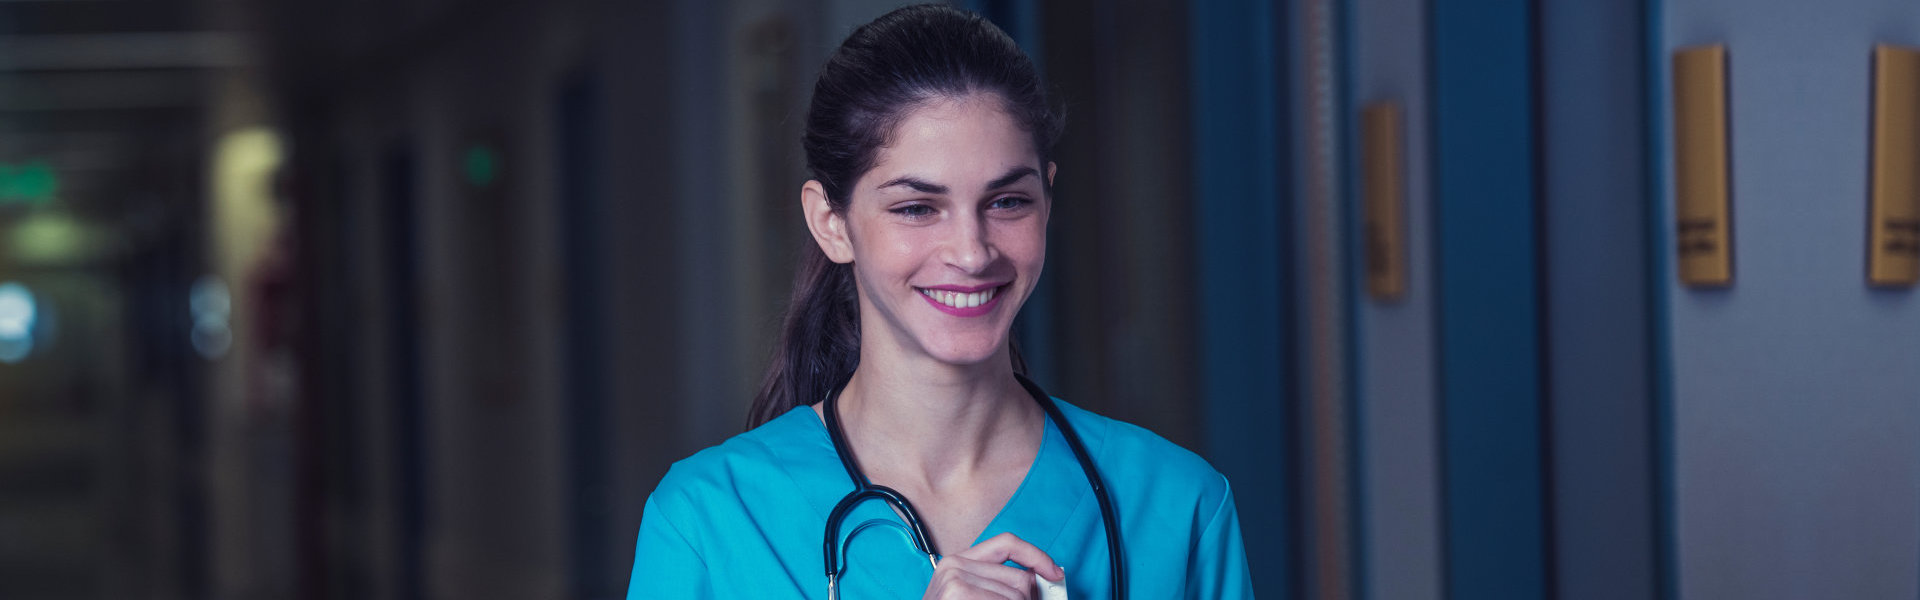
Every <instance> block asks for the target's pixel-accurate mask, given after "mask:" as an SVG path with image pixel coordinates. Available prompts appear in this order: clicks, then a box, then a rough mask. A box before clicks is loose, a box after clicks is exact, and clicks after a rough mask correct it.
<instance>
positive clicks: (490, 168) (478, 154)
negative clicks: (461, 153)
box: [466, 145, 500, 188]
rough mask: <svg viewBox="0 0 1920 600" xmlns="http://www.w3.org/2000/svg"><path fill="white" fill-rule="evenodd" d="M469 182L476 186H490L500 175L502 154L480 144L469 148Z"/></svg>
mask: <svg viewBox="0 0 1920 600" xmlns="http://www.w3.org/2000/svg"><path fill="white" fill-rule="evenodd" d="M466 162H467V183H470V184H473V186H474V187H480V188H484V187H490V186H492V185H493V182H494V181H495V180H496V179H499V177H500V154H499V153H498V152H494V151H493V148H491V147H488V146H484V145H478V146H470V147H468V148H467V161H466Z"/></svg>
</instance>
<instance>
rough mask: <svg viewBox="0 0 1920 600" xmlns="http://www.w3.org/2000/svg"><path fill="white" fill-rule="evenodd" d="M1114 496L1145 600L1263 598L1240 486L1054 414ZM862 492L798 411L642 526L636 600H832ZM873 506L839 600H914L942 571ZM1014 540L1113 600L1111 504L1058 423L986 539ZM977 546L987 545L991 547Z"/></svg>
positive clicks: (675, 491) (657, 499)
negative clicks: (1236, 501) (853, 499)
mask: <svg viewBox="0 0 1920 600" xmlns="http://www.w3.org/2000/svg"><path fill="white" fill-rule="evenodd" d="M1055 402H1056V403H1058V404H1059V405H1060V410H1061V412H1062V413H1063V414H1064V415H1065V416H1066V418H1067V420H1068V421H1069V422H1071V423H1073V427H1074V430H1075V431H1076V432H1078V433H1079V434H1080V437H1081V440H1082V441H1084V442H1085V443H1086V446H1087V451H1088V453H1089V454H1091V455H1092V456H1093V460H1094V462H1095V464H1097V465H1098V467H1099V469H1100V474H1101V475H1102V476H1104V477H1105V478H1106V481H1107V487H1108V488H1109V491H1110V493H1111V494H1112V495H1113V503H1114V508H1115V511H1116V512H1117V514H1118V517H1119V521H1120V528H1121V530H1122V531H1121V539H1122V541H1123V542H1124V548H1125V554H1126V559H1127V572H1128V574H1129V577H1128V583H1127V585H1128V590H1129V592H1130V595H1131V596H1132V597H1134V598H1209V599H1211V598H1252V597H1253V587H1252V582H1251V580H1250V579H1249V576H1248V573H1247V558H1246V554H1245V552H1244V551H1243V550H1242V549H1241V543H1240V521H1239V517H1238V516H1237V514H1236V513H1235V512H1234V506H1233V492H1232V490H1230V489H1228V487H1227V480H1226V478H1225V477H1223V476H1221V475H1220V473H1219V472H1217V471H1214V470H1213V467H1211V466H1209V465H1208V464H1207V462H1206V461H1205V460H1202V459H1201V458H1200V457H1199V456H1196V455H1194V454H1193V453H1192V452H1188V451H1187V450H1186V449H1184V448H1181V447H1179V446H1177V445H1174V444H1173V443H1172V442H1168V441H1166V440H1165V439H1162V438H1161V437H1160V436H1158V435H1154V434H1153V433H1152V432H1149V431H1147V430H1145V429H1141V428H1139V427H1136V426H1133V425H1129V424H1127V423H1122V422H1119V421H1115V420H1112V419H1108V418H1105V417H1101V416H1099V415H1096V414H1093V413H1091V412H1087V411H1085V410H1082V409H1080V408H1079V407H1075V406H1073V405H1070V404H1067V403H1066V402H1061V401H1059V400H1057V399H1056V400H1055ZM851 491H853V482H852V481H851V480H850V479H848V478H847V472H846V469H845V468H843V467H841V466H840V460H839V457H838V456H837V455H836V454H835V453H834V450H833V445H832V443H831V442H830V441H829V440H828V438H827V429H826V426H825V424H823V423H821V422H820V418H819V417H818V416H817V415H816V414H815V413H814V412H813V410H812V408H811V407H806V406H802V407H797V408H795V409H793V410H792V411H789V412H787V413H786V414H784V415H781V416H780V417H779V418H776V419H774V420H772V421H769V422H767V423H766V424H764V425H761V426H760V427H757V428H755V429H753V430H752V431H748V432H746V433H743V434H740V435H737V436H734V437H733V438H732V439H729V440H727V441H726V442H725V443H722V444H720V445H719V446H715V447H712V448H708V449H706V450H703V451H701V452H700V453H698V454H695V455H693V456H692V457H689V458H687V459H686V460H683V461H680V462H678V463H675V464H674V465H673V468H672V469H671V470H669V471H668V472H667V475H666V477H665V478H663V479H661V481H660V485H659V487H657V488H655V489H654V491H653V495H652V496H650V497H648V498H647V504H646V509H645V513H644V514H643V516H642V517H641V521H640V540H639V545H638V549H637V551H636V552H635V556H634V563H633V576H632V578H631V580H630V582H629V583H628V588H627V598H629V599H630V600H631V599H639V598H825V597H826V594H827V589H826V584H827V581H826V567H825V563H824V561H825V557H824V556H822V548H821V544H822V542H823V541H824V536H825V531H826V521H827V513H828V512H829V511H831V510H832V509H833V506H834V504H836V503H838V502H839V501H840V498H841V497H843V496H845V495H846V494H847V493H848V492H851ZM869 519H885V520H887V521H891V522H894V523H898V522H899V519H898V518H897V517H896V516H895V515H894V514H893V513H892V511H891V510H889V509H888V508H887V506H886V504H885V503H883V502H880V501H878V500H872V501H868V502H864V503H862V505H861V507H860V508H859V509H858V510H856V511H854V512H853V513H852V514H851V515H849V516H848V517H847V519H846V521H845V523H844V524H843V525H842V528H841V529H842V531H841V532H840V537H841V539H842V544H843V545H844V547H845V548H846V554H847V561H848V567H847V572H846V574H845V575H843V576H842V577H841V594H840V595H841V597H842V598H847V599H849V600H854V599H859V598H917V597H920V595H921V593H922V592H923V591H925V589H926V586H927V583H928V582H929V581H930V580H931V578H932V574H933V569H932V567H931V566H929V565H928V564H927V559H926V556H925V555H920V554H917V553H916V552H915V551H914V550H913V546H912V545H911V543H910V542H908V541H907V538H906V536H905V535H904V534H902V533H899V530H898V529H896V528H893V527H871V528H867V529H865V530H863V531H861V532H860V533H859V534H858V535H852V536H851V539H850V540H849V539H847V538H848V537H849V534H851V533H852V532H853V531H854V530H855V529H856V527H857V526H858V524H860V523H862V522H865V521H867V520H869ZM1003 532H1012V533H1013V534H1014V535H1016V536H1019V537H1020V539H1023V540H1026V541H1028V542H1030V543H1032V544H1033V545H1035V546H1038V547H1039V548H1040V549H1041V550H1042V551H1045V552H1046V553H1047V555H1048V556H1051V557H1053V559H1054V560H1055V561H1056V562H1059V563H1060V565H1061V566H1062V567H1065V568H1066V571H1067V591H1068V593H1069V594H1070V595H1072V597H1074V598H1105V597H1110V596H1111V586H1110V585H1109V583H1110V576H1109V575H1108V571H1109V568H1108V565H1109V562H1108V559H1107V541H1106V534H1105V528H1104V527H1103V526H1102V521H1101V518H1100V504H1099V501H1098V500H1096V499H1095V498H1094V496H1093V493H1092V488H1091V487H1090V486H1089V485H1088V483H1087V478H1086V475H1084V474H1083V473H1082V471H1081V470H1080V463H1079V462H1078V461H1077V460H1075V459H1074V457H1073V451H1072V450H1071V449H1070V447H1069V446H1068V445H1067V441H1066V438H1064V437H1062V436H1061V435H1060V430H1059V429H1058V428H1057V427H1056V426H1055V424H1054V423H1053V422H1052V421H1051V420H1049V421H1048V423H1047V428H1046V437H1045V439H1044V440H1043V441H1042V442H1041V445H1040V453H1039V455H1038V456H1036V457H1035V458H1034V464H1033V466H1032V468H1031V469H1029V471H1028V472H1027V477H1026V480H1025V481H1023V482H1021V484H1020V488H1019V490H1018V491H1016V492H1014V494H1013V497H1012V498H1011V499H1009V500H1008V501H1007V505H1006V506H1005V507H1003V508H1002V509H1001V511H1000V513H999V515H997V516H995V517H994V519H993V521H992V522H991V523H989V524H988V525H987V529H986V531H984V532H982V533H981V534H980V539H981V540H984V539H986V538H989V537H992V536H994V535H998V534H1000V533H1003ZM978 542H979V540H975V543H978Z"/></svg>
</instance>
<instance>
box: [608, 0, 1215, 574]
mask: <svg viewBox="0 0 1920 600" xmlns="http://www.w3.org/2000/svg"><path fill="white" fill-rule="evenodd" d="M1059 130H1060V126H1059V119H1058V116H1057V115H1056V113H1055V112H1054V111H1053V110H1051V108H1050V106H1049V103H1048V101H1047V99H1046V94H1045V92H1044V91H1043V88H1042V87H1041V84H1040V81H1039V78H1038V77H1037V75H1036V74H1035V70H1034V68H1033V64H1032V63H1031V61H1029V60H1028V59H1027V57H1026V56H1025V55H1024V54H1023V53H1021V51H1020V50H1019V48H1018V46H1016V45H1015V44H1014V43H1013V41H1012V40H1011V39H1009V38H1008V37H1007V35H1006V34H1005V33H1003V32H1001V31H1000V30H999V29H997V28H995V27H994V26H993V25H992V24H990V23H988V22H986V21H984V20H982V19H981V18H979V17H978V16H975V15H972V14H969V13H965V12H961V11H958V10H955V9H952V8H948V7H944V6H937V5H926V6H914V7H908V8H903V9H900V10H897V11H894V12H892V13H889V14H887V15H885V16H882V17H880V18H879V19H876V20H874V21H873V22H872V23H870V24H867V25H866V26H863V27H861V28H860V29H858V30H856V31H854V32H853V34H852V35H851V36H850V37H848V38H847V40H846V42H845V43H843V44H842V45H841V46H840V48H839V49H838V50H837V51H835V52H834V54H833V56H832V57H831V58H829V59H828V60H827V63H826V65H825V66H824V67H822V69H821V72H820V78H819V81H818V82H817V83H816V85H815V88H814V94H813V102H812V106H811V108H810V110H809V112H808V115H807V125H806V134H805V137H804V140H803V144H804V146H805V149H806V153H807V163H808V168H809V169H810V170H811V172H812V175H813V180H811V181H808V182H806V184H805V185H804V186H802V188H801V191H800V198H801V206H802V209H803V211H804V213H805V216H806V223H807V227H808V229H809V230H810V231H811V232H812V234H813V239H814V241H815V242H816V244H815V245H812V246H809V248H808V250H807V251H806V256H805V257H804V258H803V261H802V266H801V268H800V273H799V276H798V278H797V281H796V285H795V290H794V295H793V301H792V306H791V307H790V308H789V312H788V315H787V319H786V323H785V325H784V333H783V339H782V341H781V343H780V345H779V346H778V347H777V350H776V356H775V358H774V361H773V364H772V366H771V367H770V368H769V372H768V374H767V377H766V380H765V384H764V386H763V389H762V390H761V392H760V394H759V397H757V398H756V399H755V401H754V406H753V410H752V414H751V417H750V419H749V421H750V423H749V425H750V426H751V427H752V428H751V430H749V431H748V432H746V433H744V434H741V435H739V436H735V437H734V438H733V439H731V440H728V441H727V442H726V443H723V444H721V445H719V446H716V447H713V448H709V449H707V450H704V451H702V452H700V453H698V454H695V455H694V456H693V457H691V458H688V459H686V460H684V461H681V462H679V463H677V464H675V465H674V467H673V469H672V470H671V471H670V472H669V473H668V474H667V476H666V477H665V478H664V479H663V480H662V481H661V482H660V485H659V487H658V488H656V489H655V490H654V492H653V495H652V496H651V497H649V498H648V500H647V504H646V507H645V512H644V516H643V517H642V522H641V526H640V535H639V538H640V539H639V547H638V550H637V554H636V557H635V559H634V569H633V577H632V581H631V583H630V588H629V592H628V594H629V598H749V597H750V598H776V597H777V598H789V597H810V598H813V597H826V596H827V595H828V593H829V589H828V588H829V586H828V583H827V577H826V575H825V574H826V573H827V572H828V571H827V562H828V559H827V557H826V555H827V554H828V553H837V554H838V555H839V556H840V557H842V558H843V559H844V560H843V561H842V560H839V559H836V560H835V561H834V562H835V563H836V565H841V564H844V568H842V569H836V570H835V571H836V572H843V573H844V576H842V577H840V578H839V579H838V581H837V582H836V583H835V584H834V590H833V591H834V592H837V593H838V595H839V596H841V597H846V598H881V597H885V598H900V597H908V596H911V595H916V594H917V595H920V596H922V597H927V598H1028V597H1037V596H1035V594H1037V593H1038V592H1037V591H1036V588H1038V587H1041V586H1048V587H1051V586H1054V585H1057V584H1060V583H1064V584H1065V588H1066V589H1067V590H1069V592H1070V593H1071V594H1072V595H1073V596H1075V597H1080V598H1104V597H1111V596H1113V586H1114V585H1115V583H1114V580H1113V577H1112V576H1113V573H1114V572H1115V569H1113V568H1112V566H1110V558H1111V557H1113V556H1115V555H1114V554H1111V553H1110V551H1109V548H1110V546H1109V541H1108V540H1109V534H1108V531H1107V527H1106V526H1105V523H1106V521H1105V520H1104V519H1103V517H1104V516H1108V515H1111V516H1112V518H1113V519H1114V522H1115V523H1116V524H1117V526H1118V531H1117V534H1118V535H1117V539H1116V540H1115V544H1116V545H1117V546H1118V547H1119V548H1120V549H1121V550H1122V552H1121V553H1120V554H1119V555H1118V556H1121V557H1124V558H1123V561H1121V562H1120V563H1119V564H1122V565H1124V569H1122V570H1121V571H1124V573H1125V578H1124V579H1125V581H1124V585H1125V586H1126V587H1127V589H1128V591H1129V593H1130V595H1131V596H1132V597H1135V598H1171V597H1187V598H1241V597H1250V596H1251V591H1250V583H1249V579H1248V574H1247V569H1246V559H1245V556H1244V555H1243V554H1242V550H1241V544H1240V531H1239V524H1238V517H1237V516H1236V514H1235V512H1234V504H1233V495H1232V493H1231V492H1230V491H1229V490H1228V488H1227V482H1226V480H1225V479H1224V478H1222V477H1221V476H1220V474H1219V473H1217V472H1215V471H1214V470H1213V469H1212V468H1211V467H1209V466H1208V465H1207V464H1206V463H1205V462H1204V461H1202V460H1201V459H1200V458H1199V457H1197V456H1195V455H1193V454H1192V453H1190V452H1187V451H1186V450H1183V449H1181V448H1179V447H1178V446H1175V445H1173V444H1171V443H1169V442H1167V441H1166V440H1163V439H1161V438H1159V437H1158V436H1155V435H1153V434H1152V433H1149V432H1147V431H1146V430H1144V429H1140V428H1138V427H1134V426H1131V425H1127V424H1124V423H1119V422H1116V421H1112V420H1109V419H1106V418H1103V417H1100V416H1098V415H1094V414H1092V413H1089V412H1087V411H1084V410H1080V409H1078V408H1075V407H1073V406H1070V405H1067V404H1065V403H1064V402H1060V401H1058V400H1052V399H1050V398H1047V397H1046V396H1045V395H1044V394H1040V393H1034V392H1033V391H1030V389H1029V388H1028V387H1027V386H1028V385H1030V384H1027V383H1026V382H1025V380H1024V379H1022V378H1020V377H1019V376H1017V375H1016V373H1018V372H1020V371H1022V370H1024V367H1023V366H1022V365H1021V361H1020V359H1019V357H1018V355H1017V354H1015V352H1014V350H1013V348H1012V343H1011V339H1010V333H1009V331H1010V329H1011V327H1012V325H1013V320H1014V315H1015V314H1016V313H1018V312H1019V309H1020V306H1021V304H1022V303H1023V302H1024V301H1025V300H1026V299H1027V297H1028V295H1029V294H1030V293H1031V292H1032V290H1033V286H1034V282H1035V281H1037V280H1038V279H1039V277H1040V269H1041V265H1042V264H1043V263H1044V262H1045V258H1046V229H1047V219H1048V217H1049V215H1050V214H1051V212H1052V207H1053V204H1052V197H1051V188H1052V182H1053V175H1054V164H1053V163H1052V161H1051V160H1050V156H1049V155H1048V153H1049V151H1050V149H1051V147H1052V145H1053V141H1054V138H1055V137H1056V136H1057V135H1058V131H1059ZM1031 390H1034V391H1037V390H1038V388H1037V387H1035V388H1031ZM1049 403H1052V405H1056V406H1058V407H1059V408H1058V409H1055V410H1057V412H1056V413H1055V414H1057V415H1060V416H1062V417H1064V419H1065V421H1067V423H1064V424H1063V423H1059V422H1057V421H1058V417H1054V418H1050V417H1049V416H1048V415H1049V409H1048V408H1047V406H1048V405H1049ZM1063 425H1065V426H1064V427H1063ZM830 428H832V429H834V430H835V431H836V432H837V434H838V435H840V436H841V437H842V439H844V440H845V442H844V444H842V445H841V446H839V449H840V450H843V451H845V452H846V454H847V455H848V456H847V457H846V463H845V464H843V462H842V458H841V456H840V455H839V454H837V451H836V446H835V444H834V442H833V441H832V439H833V434H830ZM1074 432H1077V434H1075V433H1074ZM1070 438H1078V440H1079V442H1080V445H1081V446H1084V448H1085V453H1086V455H1087V456H1088V457H1089V458H1090V460H1091V462H1092V463H1093V464H1094V468H1092V469H1083V468H1082V464H1081V463H1079V462H1077V457H1076V454H1075V451H1074V449H1072V448H1071V447H1070V446H1071V445H1072V444H1070V443H1069V442H1068V440H1069V439H1070ZM863 475H864V478H865V479H866V480H869V481H871V483H873V484H875V485H876V486H886V487H887V488H890V489H892V490H897V492H898V493H899V495H901V496H904V497H905V499H907V500H908V501H909V502H906V503H903V504H909V505H910V506H911V507H912V509H914V510H913V512H915V513H917V515H918V516H919V518H920V521H921V522H922V523H924V525H925V530H926V537H927V538H928V539H927V540H926V545H927V546H928V548H927V549H926V550H927V551H928V552H930V553H932V554H935V555H938V556H939V558H937V565H930V560H929V557H928V556H927V554H924V553H921V552H919V551H918V550H916V549H915V546H914V545H913V544H911V543H909V542H912V541H914V534H913V533H912V531H911V528H910V527H906V526H905V525H904V524H903V523H902V521H903V519H904V517H905V514H906V512H907V511H906V510H904V509H900V508H892V509H890V506H889V505H888V504H886V503H884V502H860V503H857V504H852V505H851V506H852V509H851V512H850V513H849V514H848V515H847V516H846V518H845V519H844V525H841V526H838V527H835V528H833V531H832V532H831V533H828V531H829V529H828V520H829V513H831V512H833V511H834V509H835V507H836V506H838V505H839V503H841V502H842V501H843V499H846V498H847V497H848V495H849V492H852V491H854V490H855V485H856V481H859V480H860V478H862V476H863ZM1101 477H1104V483H1105V493H1106V497H1105V498H1102V497H1100V495H1101V494H1100V492H1099V491H1097V490H1096V489H1095V487H1096V486H1094V485H1092V484H1091V482H1092V481H1095V480H1097V478H1101ZM849 502H851V501H850V500H849ZM1103 509H1105V510H1104V511H1103ZM836 525H839V523H836ZM869 525H877V526H878V527H877V528H874V527H868V526H869ZM889 529H890V530H892V531H887V530H889ZM856 533H858V535H856ZM898 534H904V535H898ZM829 535H831V536H832V537H831V540H835V541H828V542H827V544H826V546H827V547H826V548H823V544H822V542H823V540H828V539H829V538H828V537H827V536H829ZM1036 577H1038V580H1036Z"/></svg>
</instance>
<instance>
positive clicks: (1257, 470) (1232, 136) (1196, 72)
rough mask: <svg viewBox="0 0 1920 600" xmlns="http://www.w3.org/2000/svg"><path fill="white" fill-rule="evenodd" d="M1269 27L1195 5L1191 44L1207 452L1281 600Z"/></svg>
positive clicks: (1278, 135) (1277, 169)
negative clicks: (1230, 485)
mask: <svg viewBox="0 0 1920 600" xmlns="http://www.w3.org/2000/svg"><path fill="white" fill-rule="evenodd" d="M1279 24H1280V16H1279V15H1278V14H1277V13H1276V11H1275V7H1274V5H1273V4H1272V3H1270V2H1268V1H1265V0H1235V1H1226V2H1196V3H1193V5H1192V13H1191V20H1190V26H1191V28H1192V29H1191V36H1190V38H1189V39H1191V40H1192V44H1193V52H1192V55H1191V56H1192V68H1193V136H1194V137H1193V141H1194V165H1193V173H1194V186H1195V190H1196V193H1195V196H1194V202H1195V205H1196V209H1197V211H1198V215H1199V218H1198V227H1199V232H1198V233H1199V235H1197V236H1196V238H1197V243H1198V244H1199V248H1197V252H1196V255H1197V256H1198V258H1199V265H1198V266H1199V281H1200V303H1199V305H1200V312H1201V315H1200V322H1201V332H1200V334H1201V335H1200V349H1201V357H1200V361H1199V365H1200V371H1201V373H1200V377H1201V386H1202V387H1201V389H1202V397H1203V398H1204V408H1203V410H1204V413H1203V419H1204V427H1205V428H1206V444H1207V445H1206V448H1205V452H1206V455H1207V457H1208V459H1209V460H1211V461H1213V465H1214V467H1215V468H1218V469H1219V470H1220V471H1221V472H1222V473H1224V474H1226V476H1227V477H1228V479H1230V480H1231V481H1232V483H1233V488H1234V497H1235V498H1236V499H1237V500H1238V502H1239V509H1240V521H1241V527H1242V530H1243V534H1244V536H1245V539H1246V547H1247V559H1248V561H1249V562H1250V563H1251V566H1252V567H1253V573H1254V577H1253V582H1254V586H1255V589H1256V591H1257V592H1258V593H1259V596H1260V597H1263V598H1286V597H1289V594H1290V592H1291V590H1292V588H1293V585H1294V578H1295V574H1294V573H1293V571H1292V569H1293V565H1294V563H1295V562H1296V561H1295V558H1294V556H1295V554H1294V551H1293V547H1292V538H1293V535H1292V531H1291V528H1290V526H1289V518H1290V517H1291V516H1292V515H1293V513H1294V506H1293V504H1292V502H1291V500H1290V499H1291V497H1292V496H1291V485H1289V482H1290V481H1291V480H1292V467H1291V464H1292V463H1291V457H1292V453H1291V452H1290V451H1289V444H1291V443H1293V442H1294V438H1293V436H1292V435H1291V433H1292V432H1293V431H1294V430H1295V429H1294V427H1293V419H1292V418H1291V416H1290V412H1289V410H1288V407H1289V406H1290V403H1289V402H1288V400H1287V398H1288V396H1287V393H1286V390H1287V389H1288V385H1289V377H1288V376H1287V371H1288V367H1287V365H1289V364H1290V362H1291V361H1290V359H1289V357H1288V354H1287V351H1286V346H1285V345H1284V341H1285V340H1287V339H1290V336H1289V335H1288V332H1287V331H1286V325H1285V324H1286V323H1287V319H1286V318H1285V317H1286V316H1287V315H1289V314H1290V310H1291V309H1290V304H1289V303H1288V301H1287V298H1288V295H1287V294H1285V293H1284V292H1283V290H1285V289H1287V287H1288V284H1287V273H1286V271H1285V269H1284V268H1283V265H1285V264H1288V263H1287V261H1286V260H1284V247H1283V245H1282V243H1281V241H1282V239H1284V238H1283V236H1281V234H1280V232H1282V231H1286V230H1287V229H1286V227H1285V225H1286V223H1285V222H1284V220H1283V219H1284V215H1285V211H1283V210H1281V209H1282V207H1284V206H1287V203H1286V202H1285V198H1284V197H1283V196H1282V195H1281V189H1282V188H1281V186H1280V182H1281V181H1282V178H1283V177H1284V176H1285V173H1286V165H1287V161H1286V156H1285V153H1284V149H1283V146H1282V144H1281V142H1280V140H1282V139H1286V137H1285V136H1284V135H1282V127H1283V123H1284V120H1282V119H1281V118H1280V117H1281V115H1284V114H1286V112H1285V111H1286V100H1285V99H1284V98H1283V97H1282V96H1281V95H1280V93H1279V90H1280V82H1281V81H1285V79H1284V71H1283V69H1284V67H1283V65H1282V63H1281V62H1280V61H1279V60H1278V58H1279V57H1278V55H1277V54H1278V49H1279V48H1280V37H1279V31H1281V29H1280V28H1279Z"/></svg>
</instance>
